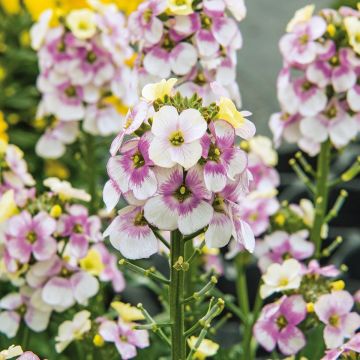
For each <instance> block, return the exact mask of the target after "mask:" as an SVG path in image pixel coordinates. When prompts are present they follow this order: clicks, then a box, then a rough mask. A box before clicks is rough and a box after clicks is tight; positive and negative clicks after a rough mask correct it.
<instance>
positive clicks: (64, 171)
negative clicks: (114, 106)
mask: <svg viewBox="0 0 360 360" xmlns="http://www.w3.org/2000/svg"><path fill="white" fill-rule="evenodd" d="M45 175H46V176H48V177H57V178H59V179H61V180H64V179H67V178H69V176H70V172H69V169H68V168H67V167H66V166H65V165H64V164H62V163H61V162H60V161H57V160H47V161H46V163H45Z"/></svg>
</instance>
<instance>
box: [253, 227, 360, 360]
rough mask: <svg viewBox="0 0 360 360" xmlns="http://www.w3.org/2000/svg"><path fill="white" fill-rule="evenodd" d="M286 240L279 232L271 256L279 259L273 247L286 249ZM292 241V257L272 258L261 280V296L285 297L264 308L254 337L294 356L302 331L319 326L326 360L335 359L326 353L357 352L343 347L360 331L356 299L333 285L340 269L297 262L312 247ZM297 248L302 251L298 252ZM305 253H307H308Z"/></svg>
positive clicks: (339, 285) (338, 283) (267, 346)
mask: <svg viewBox="0 0 360 360" xmlns="http://www.w3.org/2000/svg"><path fill="white" fill-rule="evenodd" d="M296 236H297V237H298V236H299V235H296ZM285 238H286V235H285V233H283V234H280V232H279V233H274V235H273V236H272V239H271V240H268V242H269V243H270V244H271V243H273V245H275V246H276V247H275V248H274V249H275V251H274V249H273V252H272V255H273V257H275V256H279V253H277V252H276V251H277V248H281V247H282V248H285V240H284V239H285ZM293 239H294V238H292V237H288V239H287V244H288V245H287V247H288V248H289V253H290V252H291V251H292V254H291V255H290V256H293V258H292V259H288V260H285V261H284V262H283V263H282V264H279V263H278V261H276V260H275V262H273V263H272V264H271V265H269V266H268V268H267V270H266V272H265V273H264V275H263V277H262V280H263V285H261V288H260V295H261V297H262V298H267V297H269V296H270V295H272V294H274V293H282V294H283V295H282V297H281V298H280V299H278V300H276V301H275V302H272V303H270V304H268V305H266V306H265V307H264V308H263V309H262V312H261V315H260V317H259V319H258V320H257V322H256V324H255V327H254V336H255V338H256V339H257V341H258V342H259V343H260V345H262V346H263V347H264V348H265V349H266V350H267V351H270V352H271V351H273V350H274V349H275V347H276V345H277V346H278V347H279V350H280V351H281V352H282V353H283V354H284V355H293V354H296V353H298V352H299V351H300V350H301V349H302V348H303V347H304V346H305V344H306V337H305V334H304V331H305V330H306V331H309V329H312V328H317V327H318V326H319V325H320V324H323V326H324V331H323V337H324V341H325V345H326V348H327V349H329V350H328V351H327V355H326V356H325V357H324V359H337V356H335V355H333V356H334V357H330V354H335V353H336V354H341V353H342V352H344V351H349V352H351V351H354V352H356V353H358V352H359V350H360V349H359V347H355V346H354V347H351V345H349V347H348V348H347V344H348V343H345V344H344V342H345V340H346V339H351V340H350V341H349V343H350V344H352V343H355V342H356V338H357V337H358V335H356V334H355V332H356V331H357V329H358V328H359V327H360V316H359V315H358V314H357V313H356V312H354V311H352V308H353V306H354V298H353V296H352V295H351V294H350V293H349V292H347V291H345V290H343V288H344V282H343V281H342V280H337V281H334V277H337V276H338V275H339V274H340V271H339V270H337V269H336V267H335V266H333V265H329V266H326V267H320V265H319V263H318V262H317V261H316V260H311V261H310V262H309V264H308V265H303V264H301V263H300V262H298V261H297V260H295V258H296V257H297V258H300V259H303V258H305V257H308V256H309V254H311V250H313V249H311V247H310V245H312V244H310V243H309V244H308V245H307V246H301V244H304V240H303V239H302V240H300V239H299V240H300V241H299V244H300V245H298V244H297V242H296V241H295V240H293ZM277 243H278V244H277ZM294 245H296V246H295V247H294ZM296 247H298V249H296ZM301 248H303V249H302V252H301V251H300V252H299V250H301ZM304 249H305V250H306V249H307V250H308V253H307V254H305V253H304ZM280 253H281V252H280ZM269 258H270V256H268V258H267V260H269Z"/></svg>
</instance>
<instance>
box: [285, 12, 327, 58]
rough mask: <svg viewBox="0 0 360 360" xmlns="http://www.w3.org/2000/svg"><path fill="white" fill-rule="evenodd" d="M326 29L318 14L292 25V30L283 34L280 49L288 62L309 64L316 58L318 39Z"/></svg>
mask: <svg viewBox="0 0 360 360" xmlns="http://www.w3.org/2000/svg"><path fill="white" fill-rule="evenodd" d="M325 31H326V22H325V21H324V19H323V18H321V17H319V16H314V17H312V18H311V19H310V20H309V21H307V22H305V23H300V24H297V25H296V26H294V29H293V30H292V32H290V33H288V34H286V35H284V36H283V38H282V39H281V41H280V50H281V53H282V55H283V56H284V58H285V59H286V61H288V62H290V63H300V64H309V63H311V62H313V61H314V60H315V58H316V55H317V51H318V44H317V43H316V40H317V39H319V38H320V37H321V36H322V35H323V34H324V32H325Z"/></svg>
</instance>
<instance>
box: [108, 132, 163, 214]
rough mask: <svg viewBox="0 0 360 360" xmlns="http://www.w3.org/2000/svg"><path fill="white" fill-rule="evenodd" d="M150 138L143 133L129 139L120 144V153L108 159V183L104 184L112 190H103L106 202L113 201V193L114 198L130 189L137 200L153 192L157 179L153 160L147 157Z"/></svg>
mask: <svg viewBox="0 0 360 360" xmlns="http://www.w3.org/2000/svg"><path fill="white" fill-rule="evenodd" d="M150 140H151V137H150V136H145V135H144V136H142V137H141V138H140V139H134V140H130V141H128V142H126V143H125V144H123V145H122V147H121V149H120V153H121V155H117V156H112V157H111V158H110V159H109V161H108V164H107V171H108V175H109V177H110V183H108V185H106V186H111V187H112V190H113V191H112V192H110V191H109V192H108V191H106V192H105V191H104V196H105V198H104V200H106V201H105V202H106V203H107V204H111V205H112V204H114V203H115V198H114V196H113V195H114V193H115V194H117V197H116V199H119V198H120V195H121V193H125V192H128V191H130V190H131V191H132V192H133V193H134V196H135V197H136V198H137V199H139V200H145V199H147V198H149V197H151V196H152V195H154V194H155V192H156V190H157V180H156V177H155V174H154V171H153V169H152V167H153V166H152V165H153V162H152V161H151V160H150V158H149V147H150ZM117 189H118V191H117ZM105 190H107V189H105ZM108 194H109V195H108ZM107 195H108V197H107ZM111 205H109V206H107V208H108V210H111V208H112V206H111Z"/></svg>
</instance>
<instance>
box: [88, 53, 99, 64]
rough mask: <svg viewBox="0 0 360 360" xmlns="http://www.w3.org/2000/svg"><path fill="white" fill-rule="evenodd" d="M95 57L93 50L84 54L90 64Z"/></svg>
mask: <svg viewBox="0 0 360 360" xmlns="http://www.w3.org/2000/svg"><path fill="white" fill-rule="evenodd" d="M96 59H97V56H96V54H95V53H94V52H93V51H89V52H88V53H87V54H86V61H87V62H88V63H90V64H93V63H94V62H95V61H96Z"/></svg>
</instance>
